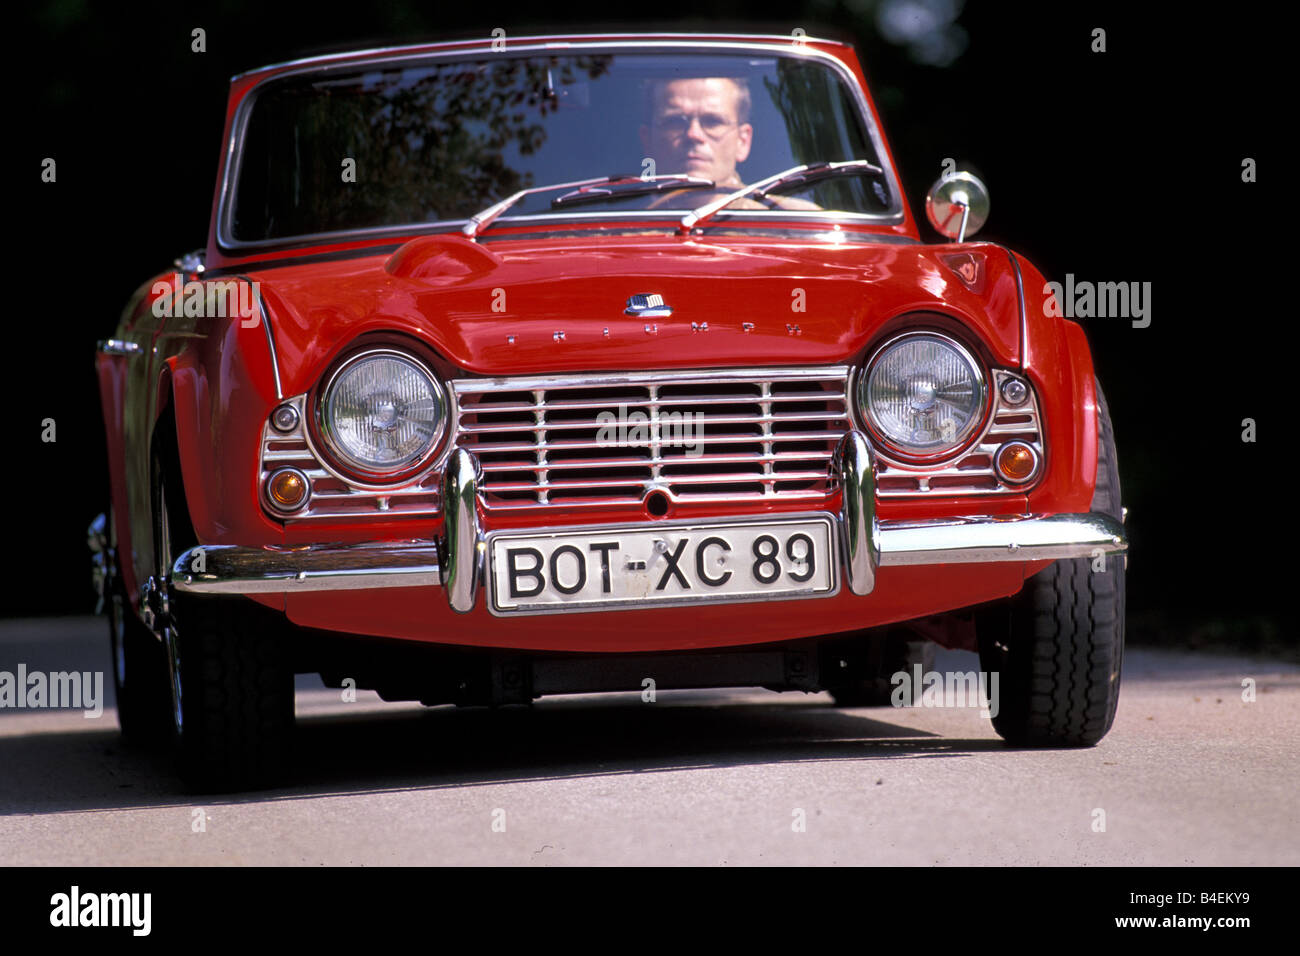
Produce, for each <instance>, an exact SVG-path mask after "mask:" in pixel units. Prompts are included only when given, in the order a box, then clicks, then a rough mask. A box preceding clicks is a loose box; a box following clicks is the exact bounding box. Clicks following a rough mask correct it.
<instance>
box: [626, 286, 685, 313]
mask: <svg viewBox="0 0 1300 956" xmlns="http://www.w3.org/2000/svg"><path fill="white" fill-rule="evenodd" d="M623 314H624V315H635V316H637V317H638V318H642V319H666V318H668V317H669V316H670V315H672V314H673V310H672V308H670V307H669V306H667V305H665V304H664V297H663V296H661V295H659V294H658V293H650V292H641V293H638V294H637V295H634V296H629V297H628V300H627V308H626V309H624V310H623Z"/></svg>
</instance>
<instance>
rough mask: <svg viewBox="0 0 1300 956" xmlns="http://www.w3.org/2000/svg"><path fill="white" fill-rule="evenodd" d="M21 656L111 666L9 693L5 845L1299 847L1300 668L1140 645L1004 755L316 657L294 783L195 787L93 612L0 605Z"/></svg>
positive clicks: (25, 849)
mask: <svg viewBox="0 0 1300 956" xmlns="http://www.w3.org/2000/svg"><path fill="white" fill-rule="evenodd" d="M19 663H22V664H24V665H25V666H26V668H27V670H28V672H32V671H38V670H39V671H46V672H48V671H60V670H71V669H77V670H87V669H89V670H101V671H103V672H104V680H105V682H106V683H107V684H108V686H107V687H106V688H105V695H106V696H107V698H108V706H106V707H105V709H104V712H103V715H102V716H100V717H98V718H87V717H85V716H83V713H82V712H81V711H80V710H31V709H13V708H0V864H4V865H41V864H59V865H110V864H116V865H126V864H135V865H140V864H145V865H147V864H311V865H316V864H330V865H337V864H342V865H392V864H515V865H556V864H648V865H660V864H701V865H737V864H759V865H764V864H868V865H877V864H919V865H930V864H1031V865H1033V864H1086V865H1091V866H1096V865H1129V864H1142V865H1175V866H1177V865H1183V864H1197V865H1223V864H1234V865H1236V864H1245V865H1256V864H1271V865H1291V866H1295V865H1297V864H1300V799H1297V794H1298V793H1300V667H1296V666H1295V665H1291V664H1279V663H1271V662H1267V661H1257V660H1248V659H1236V658H1230V657H1213V656H1206V655H1195V656H1192V655H1178V654H1173V653H1169V652H1163V651H1162V652H1154V651H1138V650H1133V649H1131V648H1130V650H1129V653H1128V655H1127V657H1126V660H1125V675H1124V686H1123V693H1122V696H1121V699H1120V706H1119V714H1118V716H1117V718H1116V722H1115V727H1114V729H1113V730H1112V731H1111V733H1110V735H1109V736H1108V737H1107V738H1106V739H1105V740H1103V741H1102V742H1101V744H1100V745H1098V746H1097V747H1095V748H1091V749H1086V750H1072V751H1029V750H1014V749H1010V748H1008V747H1006V746H1005V745H1004V744H1003V743H1002V742H1001V741H1000V740H999V738H998V737H997V736H996V735H995V734H994V733H993V730H992V728H991V726H990V724H989V721H988V720H987V719H986V718H983V717H981V716H980V715H979V712H978V710H977V709H972V708H912V709H894V708H873V709H850V710H837V709H835V708H834V707H833V706H832V704H831V701H830V698H829V697H828V696H826V695H823V694H817V695H805V694H797V693H796V694H791V693H787V694H776V693H772V692H769V691H762V690H756V691H744V692H735V691H717V692H703V691H678V692H661V693H660V694H659V695H658V700H657V701H656V702H654V703H643V702H642V701H641V698H640V695H639V694H616V695H587V696H580V697H569V698H547V699H544V700H542V701H540V702H538V703H537V704H536V706H534V707H533V708H532V709H531V710H530V709H527V708H514V709H505V710H501V711H498V712H491V711H488V710H477V709H476V710H468V709H467V710H457V709H455V708H452V707H440V708H434V709H426V708H423V707H420V706H419V705H410V704H385V703H383V702H382V701H379V699H378V698H377V697H375V696H374V695H372V694H368V693H365V692H362V693H359V694H358V700H357V702H355V703H344V702H342V701H341V700H340V694H339V692H337V691H331V690H327V689H325V688H324V687H323V686H322V685H321V684H320V683H319V681H317V680H315V679H314V678H300V679H299V684H298V697H297V709H298V724H299V731H300V732H299V751H300V759H299V766H298V768H297V769H296V771H295V774H294V777H293V782H292V785H291V786H288V787H286V788H284V789H280V790H274V791H267V792H262V793H257V794H249V795H238V796H235V797H221V798H195V797H192V796H189V795H186V794H185V793H184V791H182V790H181V789H179V787H178V786H177V784H176V782H175V780H174V779H173V778H172V776H171V775H170V772H169V769H168V767H167V765H166V763H165V761H164V760H162V759H161V758H159V757H155V756H152V755H150V754H144V753H139V752H137V751H133V750H129V749H124V748H123V747H122V745H121V741H120V738H119V737H118V733H117V723H116V716H115V713H114V711H113V710H112V709H111V701H112V687H111V678H110V677H109V674H108V671H107V667H108V651H107V637H106V634H105V625H104V623H103V621H102V620H100V619H97V618H52V619H43V620H27V621H8V622H2V623H0V671H9V672H16V669H17V666H18V664H19ZM937 669H939V670H941V671H942V670H960V671H966V670H976V669H978V664H977V662H976V659H975V656H974V655H971V654H964V653H956V652H944V651H941V652H940V655H939V660H938V663H937ZM1245 678H1251V679H1253V680H1254V682H1255V691H1256V695H1255V700H1254V701H1253V702H1246V701H1243V699H1242V681H1243V679H1245ZM1098 811H1104V829H1100V826H1099V825H1100V824H1101V823H1102V822H1103V817H1102V816H1101V815H1099V813H1098ZM801 820H802V822H803V826H802V827H800V825H799V824H800V821H801ZM200 824H201V825H200Z"/></svg>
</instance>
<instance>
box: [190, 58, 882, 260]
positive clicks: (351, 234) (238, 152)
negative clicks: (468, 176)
mask: <svg viewBox="0 0 1300 956" xmlns="http://www.w3.org/2000/svg"><path fill="white" fill-rule="evenodd" d="M669 50H681V51H683V52H694V53H700V52H703V53H710V52H713V53H719V52H735V53H751V54H754V53H762V54H764V55H767V56H782V57H789V58H791V59H803V60H814V61H819V62H822V63H824V64H825V65H826V66H828V67H829V68H830V69H831V70H832V71H834V72H835V73H836V75H837V78H838V79H839V80H840V81H841V82H843V83H844V84H845V85H846V86H847V87H848V89H849V93H850V96H851V99H852V101H853V103H854V105H855V106H856V107H857V109H858V113H859V116H860V118H861V120H862V122H863V125H864V128H865V130H866V133H867V136H868V137H869V139H870V142H871V145H872V147H873V148H874V150H875V152H876V161H877V162H878V163H879V165H880V166H881V167H882V168H883V169H884V171H885V179H886V182H887V183H888V184H889V189H890V200H891V201H890V209H889V211H888V212H885V213H856V212H844V211H817V210H792V209H758V210H747V209H728V210H725V211H723V212H720V213H719V214H718V215H717V216H715V217H714V218H713V219H712V220H711V222H715V223H717V224H718V225H722V224H724V223H725V224H728V225H731V226H733V227H736V226H738V225H743V223H744V221H745V220H750V219H752V220H762V221H765V222H769V223H770V222H771V221H772V220H773V219H777V220H792V219H793V220H800V221H806V222H817V223H825V224H826V225H828V226H830V225H832V224H840V225H872V226H897V225H900V224H902V223H903V222H904V221H905V215H904V199H903V192H902V184H901V183H900V181H899V179H898V175H897V173H896V171H895V169H894V165H893V162H892V159H891V157H890V155H889V151H888V150H887V148H886V146H885V141H884V136H883V134H882V133H881V131H880V129H879V128H878V127H877V125H876V122H875V118H874V114H873V112H872V110H871V108H870V106H869V104H868V102H867V99H866V96H865V95H864V93H863V90H862V88H861V84H860V83H859V81H858V79H857V77H856V76H855V75H854V73H853V71H852V70H850V69H849V67H848V66H847V65H846V64H845V63H844V62H843V61H842V60H840V59H839V58H838V57H836V56H833V55H832V54H830V53H827V52H825V51H823V50H818V49H815V48H812V47H809V46H802V45H797V44H794V43H787V44H783V45H777V44H774V43H770V42H769V43H761V42H708V41H698V40H695V41H692V40H641V41H618V40H615V41H607V40H596V41H592V42H569V43H565V44H563V45H562V46H557V45H556V44H554V43H549V42H538V43H528V44H524V43H520V44H519V45H518V46H514V45H512V46H510V47H509V48H508V49H507V50H504V51H502V52H499V53H493V54H492V56H493V57H510V58H518V57H529V56H536V55H538V54H544V55H552V56H564V55H566V54H578V53H614V54H617V53H637V52H641V51H654V52H663V51H669ZM485 52H486V51H484V50H481V49H470V50H467V49H464V48H460V49H455V50H447V51H442V52H439V51H432V52H431V51H427V50H423V51H418V52H411V53H405V54H400V53H393V52H382V53H377V54H376V55H374V56H369V57H365V58H360V59H350V60H347V61H344V62H339V63H330V64H310V65H304V66H300V67H296V68H290V69H287V70H284V71H281V72H277V73H274V74H272V75H270V76H268V77H266V78H265V79H264V80H262V81H260V82H259V83H257V84H256V85H255V86H254V87H252V89H250V90H248V92H247V93H246V94H245V95H244V97H243V98H242V100H241V101H240V103H239V105H238V107H237V108H236V112H235V116H234V118H233V121H232V123H231V131H230V140H229V142H228V144H227V150H226V161H225V163H224V164H223V170H222V176H221V183H220V193H219V198H218V203H217V215H216V223H215V225H216V230H215V233H216V235H215V239H216V245H217V249H218V250H219V251H220V252H222V253H226V254H233V255H236V256H239V255H252V254H256V253H259V252H264V251H269V250H276V249H285V248H294V247H302V246H314V245H321V244H326V243H336V242H351V241H355V240H366V239H382V238H385V237H389V236H403V235H423V234H428V233H439V232H450V231H453V230H458V229H461V228H463V227H464V226H465V224H466V223H468V222H469V221H470V220H469V218H468V217H467V218H462V219H444V220H438V221H436V222H411V223H403V224H397V225H388V226H375V227H370V228H363V229H345V230H335V231H333V232H315V233H302V234H299V235H292V236H280V237H277V238H274V239H256V240H239V239H235V238H234V228H233V227H234V209H235V195H234V193H235V184H236V183H238V181H239V172H240V166H241V165H242V162H243V152H244V151H243V146H244V137H245V132H246V130H247V126H248V122H249V118H250V116H251V115H252V112H253V109H254V107H255V106H256V103H257V99H258V97H259V94H261V93H262V92H263V91H264V90H265V89H267V88H268V87H271V86H274V85H276V84H279V83H280V82H282V81H284V80H287V79H289V78H292V77H298V76H303V75H308V74H320V75H329V74H331V73H334V74H348V73H354V72H356V73H360V72H363V71H364V70H366V69H367V68H373V67H376V66H382V67H394V66H402V67H406V66H418V65H419V64H421V63H426V62H434V61H455V60H481V59H483V58H484V53H485ZM681 215H682V211H681V210H680V209H677V210H614V211H603V212H602V211H599V210H595V209H590V208H587V209H582V210H579V209H574V210H572V211H567V212H547V213H534V214H530V215H515V216H510V215H504V216H501V217H500V218H499V219H498V220H497V222H496V224H497V225H499V226H509V225H511V224H518V225H533V224H543V223H548V222H554V223H557V224H566V223H567V224H572V223H577V222H600V221H603V220H604V221H608V220H614V221H622V222H629V221H631V222H641V223H643V224H645V225H652V224H656V223H657V224H659V225H662V226H663V227H664V228H665V230H666V231H668V232H675V231H676V227H677V225H678V223H680V221H681Z"/></svg>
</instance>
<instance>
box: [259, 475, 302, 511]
mask: <svg viewBox="0 0 1300 956" xmlns="http://www.w3.org/2000/svg"><path fill="white" fill-rule="evenodd" d="M266 496H267V498H269V499H270V500H271V504H272V505H274V506H275V507H276V508H277V509H279V510H280V511H297V510H298V509H299V508H300V507H302V503H303V502H304V501H306V500H307V476H306V475H304V474H303V473H302V472H301V471H298V470H297V469H296V468H282V469H280V470H279V471H277V472H276V473H275V474H273V475H272V476H271V477H270V480H268V481H267V483H266Z"/></svg>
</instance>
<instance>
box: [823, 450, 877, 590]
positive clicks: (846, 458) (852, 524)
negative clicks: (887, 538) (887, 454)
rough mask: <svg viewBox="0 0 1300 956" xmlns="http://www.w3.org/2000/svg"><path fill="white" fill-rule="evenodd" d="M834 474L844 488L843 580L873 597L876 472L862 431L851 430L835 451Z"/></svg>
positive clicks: (875, 559) (842, 531)
mask: <svg viewBox="0 0 1300 956" xmlns="http://www.w3.org/2000/svg"><path fill="white" fill-rule="evenodd" d="M832 469H833V474H834V475H835V476H836V477H837V478H839V480H840V483H841V487H842V489H843V504H842V506H841V510H840V522H839V524H840V550H841V554H842V557H843V561H844V577H845V578H846V579H847V580H848V582H849V590H850V591H852V592H853V593H854V594H857V595H863V594H870V593H871V592H872V590H873V589H874V588H875V586H876V567H877V566H878V565H879V564H880V546H879V543H878V542H879V538H880V526H879V522H878V521H877V520H876V469H875V461H874V459H873V456H872V454H871V446H870V445H869V444H868V443H867V439H866V436H865V435H863V434H862V432H860V431H857V430H854V431H850V432H849V433H848V434H847V435H845V436H844V437H843V438H842V439H840V443H839V445H838V446H836V449H835V458H834V461H833V464H832Z"/></svg>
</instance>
